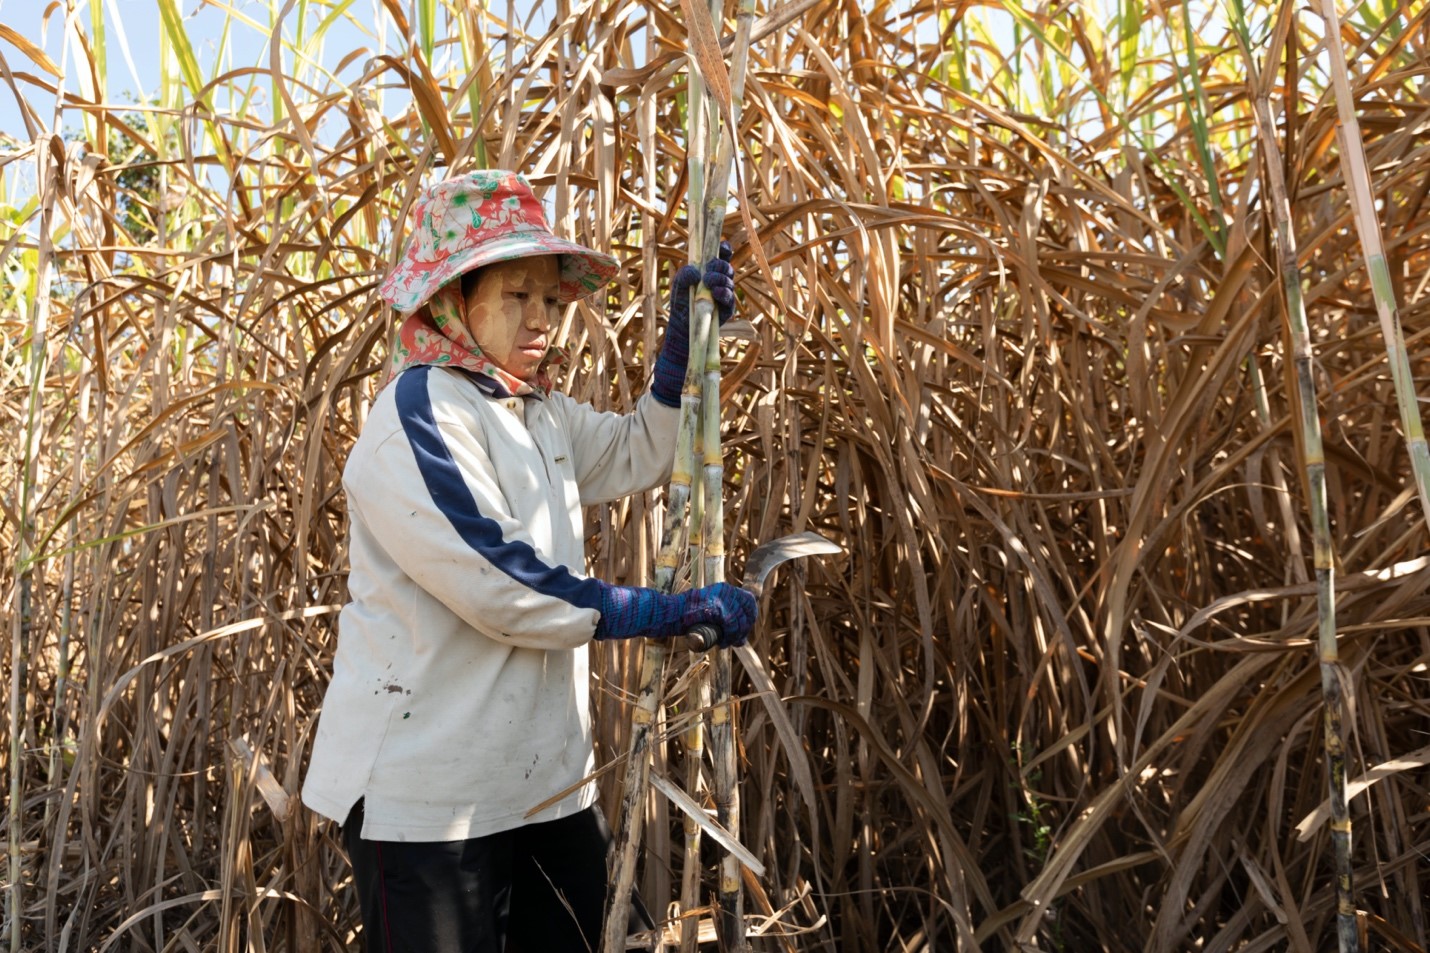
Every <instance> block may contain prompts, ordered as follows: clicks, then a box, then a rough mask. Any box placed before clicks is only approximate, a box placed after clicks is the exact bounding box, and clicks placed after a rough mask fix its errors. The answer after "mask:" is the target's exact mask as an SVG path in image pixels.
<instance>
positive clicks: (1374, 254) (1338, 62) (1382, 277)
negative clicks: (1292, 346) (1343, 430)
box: [1321, 0, 1430, 528]
mask: <svg viewBox="0 0 1430 953" xmlns="http://www.w3.org/2000/svg"><path fill="white" fill-rule="evenodd" d="M1321 16H1322V17H1324V18H1325V21H1326V43H1327V48H1328V50H1327V51H1328V53H1329V54H1330V55H1329V56H1328V58H1327V63H1328V66H1329V67H1330V73H1331V84H1332V87H1333V88H1334V89H1335V92H1336V114H1337V119H1338V121H1337V122H1336V140H1337V143H1338V144H1339V146H1340V150H1339V151H1340V163H1341V177H1342V178H1343V179H1344V180H1345V183H1346V194H1347V195H1348V196H1349V197H1350V203H1351V212H1352V215H1353V217H1354V219H1355V223H1356V232H1357V234H1358V235H1359V236H1360V242H1361V247H1362V248H1363V249H1364V250H1365V266H1366V270H1367V271H1368V272H1369V274H1370V287H1371V294H1372V295H1373V297H1374V298H1375V313H1376V316H1377V317H1378V318H1379V319H1380V331H1381V334H1382V335H1383V336H1384V337H1385V348H1386V361H1387V363H1389V364H1390V376H1391V380H1392V381H1393V382H1394V384H1395V402H1396V405H1397V406H1398V408H1399V410H1400V425H1401V427H1403V428H1404V429H1405V442H1406V445H1407V447H1408V448H1409V450H1410V466H1411V469H1412V471H1413V472H1414V474H1415V488H1416V490H1417V491H1418V494H1419V496H1420V509H1421V512H1422V513H1423V514H1424V516H1425V522H1426V526H1427V528H1430V446H1427V445H1426V442H1425V428H1424V426H1423V425H1422V423H1421V420H1420V408H1419V405H1418V404H1417V403H1416V398H1415V379H1414V377H1412V376H1411V373H1410V357H1409V355H1408V354H1407V353H1406V350H1405V334H1404V332H1403V331H1402V330H1401V326H1400V308H1399V305H1398V304H1397V302H1396V300H1395V288H1394V286H1393V285H1391V283H1390V266H1389V265H1388V264H1387V263H1386V260H1385V243H1384V241H1383V240H1382V237H1381V233H1380V221H1379V220H1378V219H1377V218H1376V217H1375V192H1374V188H1373V185H1372V182H1371V176H1370V169H1369V164H1368V163H1367V161H1366V156H1365V146H1364V145H1363V144H1362V143H1361V134H1360V122H1359V121H1358V120H1357V119H1356V110H1355V99H1354V97H1353V95H1352V93H1351V84H1350V78H1349V77H1348V76H1347V75H1346V54H1345V50H1344V49H1343V48H1342V46H1341V30H1340V26H1341V21H1340V18H1339V16H1338V15H1337V14H1336V5H1335V0H1321Z"/></svg>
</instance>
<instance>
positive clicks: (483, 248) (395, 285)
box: [377, 232, 620, 314]
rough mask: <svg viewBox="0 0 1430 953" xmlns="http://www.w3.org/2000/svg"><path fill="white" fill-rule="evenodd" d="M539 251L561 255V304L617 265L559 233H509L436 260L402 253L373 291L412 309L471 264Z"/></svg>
mask: <svg viewBox="0 0 1430 953" xmlns="http://www.w3.org/2000/svg"><path fill="white" fill-rule="evenodd" d="M538 255H560V256H561V277H560V280H559V288H558V290H557V300H559V301H560V302H561V303H562V304H569V303H571V302H572V301H579V300H581V299H582V298H586V297H589V296H591V295H593V294H595V293H596V292H598V291H600V290H601V289H602V288H604V287H605V286H606V285H608V284H610V282H611V279H613V278H615V277H616V272H617V271H618V270H619V267H620V266H619V265H618V264H617V263H616V259H615V257H614V256H612V255H607V254H604V253H602V252H598V251H596V250H595V249H591V248H587V247H586V246H585V245H578V244H577V243H575V242H569V241H566V240H565V239H564V238H557V237H556V236H555V235H552V234H550V233H549V232H547V233H537V234H535V235H531V234H528V235H507V236H503V237H502V238H498V239H495V240H493V241H490V242H487V243H486V244H483V245H480V246H478V247H476V248H470V249H466V250H464V251H460V252H457V253H455V254H452V255H449V256H447V257H446V258H444V259H442V260H441V261H437V262H419V261H416V260H415V259H413V258H411V257H410V256H408V255H404V256H403V257H402V260H401V261H400V262H398V263H397V266H396V267H395V268H393V269H392V272H391V273H390V274H389V275H388V276H387V278H386V279H385V280H384V281H383V282H382V284H381V285H380V286H379V287H378V292H377V293H378V294H379V295H380V296H381V297H382V298H383V300H385V301H387V303H388V304H390V305H392V307H393V310H395V311H397V312H398V313H399V314H411V313H412V312H414V311H416V310H417V309H418V308H420V307H422V306H423V305H424V304H426V303H427V302H428V301H430V300H431V299H432V296H433V295H435V294H436V293H437V292H438V291H439V290H441V289H442V288H443V287H444V286H445V285H447V284H448V283H450V282H451V281H452V280H453V279H455V278H459V277H461V276H462V275H464V274H466V273H467V272H469V271H471V270H473V269H475V268H481V267H484V266H486V265H494V264H497V263H498V262H503V261H512V260H514V259H517V258H534V257H536V256H538Z"/></svg>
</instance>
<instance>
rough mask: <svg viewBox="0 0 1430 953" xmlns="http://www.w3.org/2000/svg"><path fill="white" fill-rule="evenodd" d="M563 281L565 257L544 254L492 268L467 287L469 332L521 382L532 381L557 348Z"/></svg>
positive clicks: (500, 263)
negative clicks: (553, 343)
mask: <svg viewBox="0 0 1430 953" xmlns="http://www.w3.org/2000/svg"><path fill="white" fill-rule="evenodd" d="M560 281H561V261H560V259H559V258H558V257H557V256H556V255H540V256H537V257H533V258H516V259H513V260H511V261H502V262H497V263H496V264H494V265H487V266H486V267H485V268H481V269H479V270H478V271H477V274H476V278H475V279H473V280H471V281H469V282H468V283H467V284H466V285H465V287H467V289H468V290H467V293H466V320H467V328H468V329H469V330H470V331H471V332H472V337H474V338H476V341H477V346H478V347H479V348H481V349H482V353H483V354H484V355H486V357H487V359H488V360H490V361H491V362H492V363H494V364H496V365H497V366H498V367H500V368H501V369H502V370H504V371H506V372H507V373H508V374H511V375H512V376H513V377H516V378H517V379H519V380H523V381H529V380H531V378H532V376H533V375H535V374H536V369H537V368H538V367H540V366H541V360H542V358H544V357H546V349H547V348H548V347H549V346H550V345H551V340H550V333H551V329H552V328H553V327H554V326H555V324H556V320H557V316H558V309H559V307H560V305H559V303H558V302H557V300H556V291H557V288H558V287H560Z"/></svg>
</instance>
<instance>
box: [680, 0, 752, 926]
mask: <svg viewBox="0 0 1430 953" xmlns="http://www.w3.org/2000/svg"><path fill="white" fill-rule="evenodd" d="M716 6H718V0H717V3H716V4H712V8H714V7H716ZM754 9H755V7H754V0H741V3H740V8H739V13H738V18H737V24H736V34H735V44H734V51H733V59H732V62H731V70H730V71H731V81H730V110H729V120H730V128H728V129H725V130H724V134H723V135H722V136H721V137H720V140H719V144H718V145H717V147H716V157H715V163H714V167H713V169H712V170H711V173H712V174H711V183H712V184H711V187H710V188H709V189H708V191H707V197H706V200H705V231H704V234H703V235H702V240H701V246H702V250H703V251H704V253H705V256H706V257H707V258H711V257H714V256H715V255H716V254H718V253H719V248H720V232H721V226H722V225H723V224H724V222H725V207H726V204H727V201H728V196H729V192H730V173H731V170H732V168H733V166H734V156H735V136H736V135H737V134H738V131H739V123H740V104H741V102H742V100H743V98H744V87H745V73H746V69H747V66H748V63H749V47H750V30H751V26H752V24H753V23H754ZM712 20H714V22H717V23H718V22H719V17H718V14H717V12H716V10H715V9H712ZM713 313H714V301H713V299H712V298H711V297H710V292H709V289H707V288H705V287H704V286H703V285H702V286H701V288H700V289H699V293H698V295H697V296H696V303H695V315H696V320H695V322H694V324H696V325H700V324H705V325H706V326H707V327H708V326H709V325H710V324H713V323H714V321H713ZM711 332H712V333H710V334H709V335H708V336H707V337H706V345H705V347H704V349H703V350H696V349H695V346H694V344H693V343H692V347H691V354H692V356H693V355H696V354H703V355H704V361H703V362H702V363H703V367H704V374H703V377H704V390H705V393H704V416H705V430H704V437H705V440H704V442H705V507H706V524H705V525H706V530H705V533H704V536H705V539H706V545H707V549H706V555H705V582H706V584H710V583H714V582H722V581H724V579H725V540H724V523H725V510H724V495H723V493H722V488H723V486H724V481H725V467H724V462H723V455H722V454H721V449H720V335H719V330H718V327H715V328H712V329H711ZM691 363H692V365H693V364H694V363H695V362H694V361H693V360H692V362H691ZM707 677H708V678H709V679H710V690H709V691H710V703H711V708H710V760H711V763H712V765H713V769H714V771H713V773H714V787H715V810H716V820H717V821H718V822H719V823H720V824H721V826H723V827H724V828H725V829H726V830H727V831H729V832H730V835H731V836H732V837H735V838H737V839H738V838H739V836H740V788H739V775H738V770H737V764H736V740H737V727H736V720H735V714H736V713H735V705H734V702H733V700H732V697H733V683H734V655H733V653H732V652H731V651H730V650H728V649H719V650H716V652H715V657H714V658H713V659H712V660H711V663H710V668H709V669H708V671H707ZM719 898H720V900H719V915H718V917H717V919H716V930H717V935H718V937H719V939H720V944H721V949H723V950H729V951H736V953H738V951H743V950H746V949H748V943H747V942H746V939H745V930H744V920H745V918H744V910H743V901H744V897H743V893H742V892H741V889H740V861H739V860H738V859H737V858H736V857H735V856H734V855H733V854H732V853H730V852H728V851H727V852H725V854H724V856H722V857H721V860H720V878H719Z"/></svg>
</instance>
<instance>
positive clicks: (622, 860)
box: [601, 388, 699, 953]
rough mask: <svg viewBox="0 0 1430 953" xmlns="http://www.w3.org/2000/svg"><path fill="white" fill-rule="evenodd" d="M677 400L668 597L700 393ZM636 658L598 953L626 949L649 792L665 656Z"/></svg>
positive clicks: (681, 544) (651, 651)
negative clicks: (635, 686) (635, 682)
mask: <svg viewBox="0 0 1430 953" xmlns="http://www.w3.org/2000/svg"><path fill="white" fill-rule="evenodd" d="M688 391H689V388H686V389H685V390H684V391H682V393H681V396H680V429H679V431H678V432H677V434H676V438H675V465H674V469H673V470H672V472H671V477H670V490H669V507H668V510H667V513H666V521H665V529H664V531H663V533H662V534H661V544H660V553H659V554H658V555H657V556H656V564H655V580H654V582H655V588H656V589H658V590H659V591H661V592H666V593H668V592H671V591H673V589H674V588H675V580H676V570H677V568H678V567H679V564H680V556H681V554H682V552H683V551H684V549H685V545H686V520H685V516H686V510H687V507H688V503H689V501H690V488H691V477H692V473H693V470H694V463H695V433H696V426H697V421H698V415H699V393H698V391H697V392H696V394H695V395H694V399H693V400H692V399H691V398H692V395H691V394H689V393H688ZM643 649H644V651H643V652H642V655H641V674H640V681H639V683H638V686H639V687H638V689H637V692H636V699H635V703H634V704H633V705H632V706H631V730H630V743H629V746H628V748H627V751H626V770H625V777H624V778H623V781H622V787H621V810H620V814H619V818H618V825H617V828H616V833H615V838H614V841H615V850H614V853H613V855H612V862H611V865H612V875H611V877H609V878H608V881H609V887H608V893H607V896H606V920H605V930H604V933H605V935H604V937H603V938H602V943H601V949H602V951H604V953H621V951H624V950H625V948H626V925H627V920H628V919H629V916H630V903H631V890H632V888H633V887H634V885H635V874H636V860H637V858H638V856H639V854H640V845H641V835H642V833H643V832H644V825H643V823H642V820H643V818H642V812H643V809H644V807H645V802H646V794H647V792H648V791H649V788H650V745H651V740H652V737H653V734H654V732H653V729H654V726H655V719H656V711H657V710H658V709H659V707H660V703H661V695H662V689H663V688H664V684H665V663H666V657H667V654H668V653H667V650H666V646H665V644H664V643H662V642H660V641H658V640H654V639H651V640H646V641H645V642H644V644H643Z"/></svg>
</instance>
